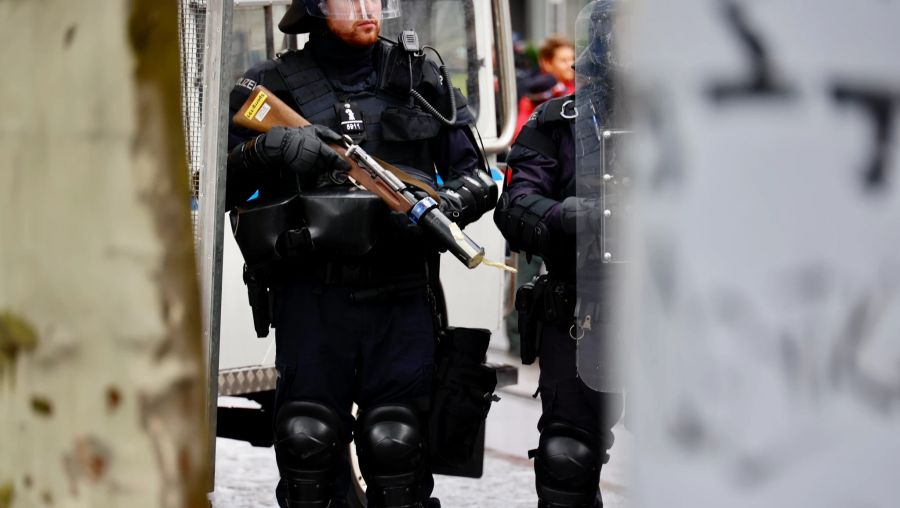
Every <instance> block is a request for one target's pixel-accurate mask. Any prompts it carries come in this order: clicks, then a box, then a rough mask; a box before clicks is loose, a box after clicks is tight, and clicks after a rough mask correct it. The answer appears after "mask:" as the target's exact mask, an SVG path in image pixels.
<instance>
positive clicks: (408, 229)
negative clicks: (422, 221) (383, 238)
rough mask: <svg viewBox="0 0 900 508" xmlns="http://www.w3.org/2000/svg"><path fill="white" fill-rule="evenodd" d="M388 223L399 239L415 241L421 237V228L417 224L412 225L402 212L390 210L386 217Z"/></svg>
mask: <svg viewBox="0 0 900 508" xmlns="http://www.w3.org/2000/svg"><path fill="white" fill-rule="evenodd" d="M388 222H389V223H390V226H391V229H392V230H393V231H394V232H395V233H396V234H397V236H398V237H400V238H403V239H409V240H416V239H419V238H421V236H422V228H420V227H419V225H418V224H413V221H411V220H410V219H409V217H408V216H407V215H406V214H405V213H403V212H395V211H393V210H392V211H391V212H390V215H389V216H388Z"/></svg>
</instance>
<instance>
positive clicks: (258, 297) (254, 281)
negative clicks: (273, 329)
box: [244, 264, 273, 338]
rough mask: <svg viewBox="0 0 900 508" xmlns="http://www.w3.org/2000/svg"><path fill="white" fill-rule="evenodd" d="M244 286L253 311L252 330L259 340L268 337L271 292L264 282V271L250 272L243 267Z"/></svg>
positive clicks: (265, 281) (270, 319)
mask: <svg viewBox="0 0 900 508" xmlns="http://www.w3.org/2000/svg"><path fill="white" fill-rule="evenodd" d="M244 284H246V285H247V297H248V299H249V300H250V309H251V310H252V311H253V328H254V329H256V336H257V337H259V338H263V337H267V336H268V335H269V327H270V326H271V325H272V303H273V301H272V290H271V288H270V287H269V284H268V281H267V280H266V274H265V270H264V269H257V270H250V269H249V268H247V265H246V264H245V265H244Z"/></svg>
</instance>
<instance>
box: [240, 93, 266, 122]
mask: <svg viewBox="0 0 900 508" xmlns="http://www.w3.org/2000/svg"><path fill="white" fill-rule="evenodd" d="M268 98H269V96H268V95H266V93H265V92H259V94H257V96H256V98H255V99H253V102H252V103H251V104H250V107H249V108H247V111H246V112H244V117H245V118H247V120H253V117H254V116H255V115H256V113H257V112H258V111H259V108H261V107H263V104H265V103H266V99H268Z"/></svg>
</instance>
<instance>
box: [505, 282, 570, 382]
mask: <svg viewBox="0 0 900 508" xmlns="http://www.w3.org/2000/svg"><path fill="white" fill-rule="evenodd" d="M576 300H577V294H576V290H575V284H573V283H567V282H562V281H556V280H554V279H553V278H551V277H550V276H549V275H546V274H544V275H538V276H536V277H535V278H534V279H532V280H531V281H530V282H527V283H525V284H524V285H522V287H520V288H519V289H518V290H517V291H516V311H517V312H518V320H519V336H520V338H521V339H520V340H521V347H520V351H521V356H522V363H523V364H525V365H531V364H532V363H534V360H535V359H536V358H537V357H538V355H539V353H540V348H541V339H542V337H543V334H544V327H545V326H547V325H551V326H559V327H563V328H569V327H571V326H572V325H573V324H574V323H575V305H576Z"/></svg>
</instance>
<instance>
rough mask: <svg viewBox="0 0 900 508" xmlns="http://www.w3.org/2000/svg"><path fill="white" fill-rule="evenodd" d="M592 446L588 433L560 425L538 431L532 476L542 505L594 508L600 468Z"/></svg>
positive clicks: (552, 425) (594, 439) (553, 424)
mask: <svg viewBox="0 0 900 508" xmlns="http://www.w3.org/2000/svg"><path fill="white" fill-rule="evenodd" d="M595 443H596V438H593V437H592V436H591V435H590V434H589V433H587V432H585V431H583V430H581V429H579V428H577V427H573V426H571V425H567V424H564V423H551V424H550V425H547V426H546V427H545V428H544V430H543V431H541V438H540V443H539V444H538V448H537V450H535V453H534V476H535V485H536V488H537V494H538V498H539V499H540V500H541V502H542V504H543V505H544V506H548V507H560V508H562V507H566V508H582V507H592V506H594V504H595V502H596V499H597V492H598V489H599V485H600V465H601V461H600V456H599V454H598V453H597V448H596V444H595Z"/></svg>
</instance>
